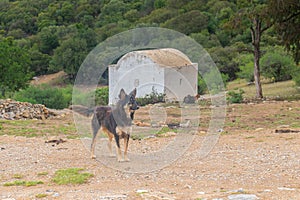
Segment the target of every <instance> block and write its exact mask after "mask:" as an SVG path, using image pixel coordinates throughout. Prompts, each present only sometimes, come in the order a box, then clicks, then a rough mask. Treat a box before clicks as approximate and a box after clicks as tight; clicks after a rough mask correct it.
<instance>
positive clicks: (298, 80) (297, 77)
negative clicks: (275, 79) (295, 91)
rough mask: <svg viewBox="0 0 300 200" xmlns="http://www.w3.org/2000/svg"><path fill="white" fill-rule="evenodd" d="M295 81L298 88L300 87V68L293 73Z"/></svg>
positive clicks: (296, 68)
mask: <svg viewBox="0 0 300 200" xmlns="http://www.w3.org/2000/svg"><path fill="white" fill-rule="evenodd" d="M292 77H293V81H294V82H295V83H296V85H297V86H300V66H298V67H295V69H294V72H293V73H292Z"/></svg>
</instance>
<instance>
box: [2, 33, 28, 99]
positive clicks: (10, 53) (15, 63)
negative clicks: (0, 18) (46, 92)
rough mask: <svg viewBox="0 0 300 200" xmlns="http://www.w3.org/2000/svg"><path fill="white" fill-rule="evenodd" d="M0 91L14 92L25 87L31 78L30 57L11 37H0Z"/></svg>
mask: <svg viewBox="0 0 300 200" xmlns="http://www.w3.org/2000/svg"><path fill="white" fill-rule="evenodd" d="M0 52H1V54H0V92H1V95H2V96H5V93H6V92H14V91H17V90H19V89H21V88H25V87H26V86H27V85H28V83H29V80H30V79H31V78H32V73H30V72H29V69H30V58H29V55H28V52H27V51H26V50H25V49H22V48H20V47H19V46H17V45H16V44H15V43H14V42H13V41H12V39H11V38H0Z"/></svg>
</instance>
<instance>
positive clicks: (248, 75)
mask: <svg viewBox="0 0 300 200" xmlns="http://www.w3.org/2000/svg"><path fill="white" fill-rule="evenodd" d="M237 60H238V63H239V68H240V71H239V72H237V75H238V77H239V78H241V79H246V81H248V82H253V81H254V75H253V72H254V62H253V60H254V58H253V55H252V54H241V55H239V57H238V58H237Z"/></svg>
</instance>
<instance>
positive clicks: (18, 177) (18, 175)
mask: <svg viewBox="0 0 300 200" xmlns="http://www.w3.org/2000/svg"><path fill="white" fill-rule="evenodd" d="M23 177H24V176H23V175H22V174H14V175H13V178H16V179H21V178H23Z"/></svg>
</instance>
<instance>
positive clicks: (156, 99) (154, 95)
mask: <svg viewBox="0 0 300 200" xmlns="http://www.w3.org/2000/svg"><path fill="white" fill-rule="evenodd" d="M165 96H166V95H165V94H162V93H158V92H157V91H156V90H155V89H154V88H152V92H151V93H150V94H147V95H145V96H144V97H139V98H136V101H137V103H138V105H139V106H145V105H147V104H155V103H160V102H165Z"/></svg>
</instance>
